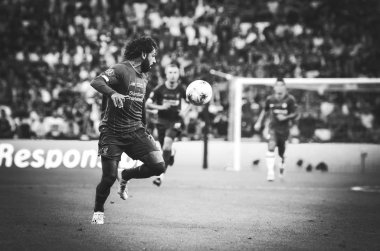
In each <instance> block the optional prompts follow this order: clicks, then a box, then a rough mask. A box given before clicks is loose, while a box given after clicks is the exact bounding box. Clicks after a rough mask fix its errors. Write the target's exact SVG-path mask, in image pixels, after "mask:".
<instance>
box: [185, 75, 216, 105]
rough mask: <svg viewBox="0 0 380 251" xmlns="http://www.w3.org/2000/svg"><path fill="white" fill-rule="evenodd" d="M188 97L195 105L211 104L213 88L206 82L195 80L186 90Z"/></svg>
mask: <svg viewBox="0 0 380 251" xmlns="http://www.w3.org/2000/svg"><path fill="white" fill-rule="evenodd" d="M186 97H187V99H188V100H189V102H190V103H191V104H193V105H204V104H207V103H208V102H210V100H211V97H212V88H211V85H210V84H209V83H207V82H206V81H204V80H195V81H193V82H191V83H190V84H189V86H188V87H187V88H186Z"/></svg>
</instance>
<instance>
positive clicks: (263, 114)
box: [254, 100, 269, 131]
mask: <svg viewBox="0 0 380 251" xmlns="http://www.w3.org/2000/svg"><path fill="white" fill-rule="evenodd" d="M268 112H269V102H268V100H266V101H265V106H264V109H263V110H262V111H261V113H260V115H259V118H258V119H257V121H256V123H255V125H254V128H255V130H256V131H260V129H261V127H262V126H263V122H264V121H265V119H266V117H267V115H268Z"/></svg>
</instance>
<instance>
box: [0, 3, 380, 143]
mask: <svg viewBox="0 0 380 251" xmlns="http://www.w3.org/2000/svg"><path fill="white" fill-rule="evenodd" d="M379 12H380V4H379V3H378V1H376V0H363V1H349V0H344V1H328V0H315V1H308V2H305V1H302V0H296V1H290V0H270V1H264V0H256V1H244V0H224V1H217V0H203V1H202V0H177V1H176V0H160V1H155V0H148V1H137V0H136V1H128V0H124V1H123V0H120V1H117V0H112V1H111V0H110V1H106V0H81V1H74V0H50V1H45V0H34V1H28V0H13V1H11V0H3V1H1V3H0V33H1V34H2V35H1V36H0V55H1V58H2V60H1V61H0V105H1V107H0V109H2V110H3V111H4V112H2V117H1V127H2V128H3V127H4V128H6V130H7V132H6V133H3V134H1V135H0V136H1V137H14V138H54V139H61V138H70V139H76V138H78V139H79V138H81V139H92V138H96V137H97V135H98V133H97V125H98V123H99V117H100V114H99V100H100V98H97V97H96V95H97V94H96V92H95V91H94V90H93V89H92V88H91V87H90V85H89V81H90V80H91V79H92V78H93V77H94V76H96V75H97V74H98V73H99V72H101V71H102V70H104V69H106V68H107V66H109V65H111V64H113V63H115V62H116V61H118V59H119V57H120V55H121V53H122V48H123V45H124V43H125V41H127V40H128V39H131V38H132V37H134V36H138V35H141V34H147V35H151V36H153V37H154V38H156V39H157V41H158V42H159V47H160V55H159V58H160V64H159V65H157V66H156V68H155V69H154V71H153V73H152V81H151V84H152V85H153V86H154V85H156V84H157V83H160V82H161V81H162V76H163V71H162V69H163V67H164V66H165V65H166V64H167V63H168V62H170V61H172V60H176V61H178V62H179V63H180V65H181V73H182V81H183V83H189V80H192V79H206V80H208V81H209V82H212V83H214V85H215V86H216V85H218V84H221V85H222V84H223V83H221V80H220V79H216V78H214V77H212V76H210V75H209V74H208V73H209V70H210V69H217V70H220V71H223V72H228V73H230V74H233V75H237V76H248V77H275V76H281V77H305V78H306V77H307V78H312V77H379V76H380V70H379V69H378V65H380V49H379V46H378V44H380V43H379V42H380V41H379V40H380V37H379V33H378V30H377V27H378V26H379V24H380V15H378V13H379ZM268 92H269V89H268V88H259V89H253V88H247V90H245V97H246V99H245V105H244V107H243V110H244V112H243V121H245V122H244V123H242V125H244V126H243V128H242V130H243V132H244V133H243V135H244V136H246V137H253V136H255V132H253V131H252V123H254V121H255V118H256V117H257V115H258V113H259V110H260V107H261V106H262V103H263V98H264V97H265V96H266V95H267V94H268ZM294 95H295V96H296V98H297V99H298V101H299V102H300V110H301V116H300V118H299V120H298V124H297V125H296V126H295V127H294V130H293V137H294V138H297V139H298V140H300V141H303V142H309V141H334V142H375V143H379V142H380V132H379V131H380V129H379V128H380V97H378V95H376V93H360V94H356V93H343V92H337V93H327V94H326V93H323V94H322V93H306V92H305V91H295V93H294ZM306 96H307V97H308V101H307V103H306V101H305V97H306ZM217 97H218V98H217V99H216V100H215V102H214V103H213V104H212V107H210V109H211V113H212V119H213V123H212V125H213V130H212V132H213V134H214V136H215V137H225V134H226V132H227V130H226V128H225V126H226V123H225V121H226V118H225V116H226V114H225V110H226V109H228V100H227V98H226V97H227V94H226V93H224V92H223V91H221V92H220V93H219V94H218V95H217ZM194 118H197V116H196V115H194V116H193V119H189V121H190V120H191V126H190V127H191V132H192V133H193V132H198V133H200V132H201V130H199V128H198V129H194V126H195V127H200V126H201V125H202V123H195V121H196V119H195V120H194ZM9 127H10V129H9ZM9 130H11V133H10V132H9ZM10 134H12V136H11V135H10ZM4 135H5V136H4ZM256 136H257V135H256ZM192 138H195V139H196V138H200V137H199V135H198V137H196V136H192Z"/></svg>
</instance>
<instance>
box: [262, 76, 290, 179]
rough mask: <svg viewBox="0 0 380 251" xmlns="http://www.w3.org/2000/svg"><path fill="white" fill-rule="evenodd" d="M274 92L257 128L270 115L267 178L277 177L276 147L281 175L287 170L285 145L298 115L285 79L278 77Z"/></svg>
mask: <svg viewBox="0 0 380 251" xmlns="http://www.w3.org/2000/svg"><path fill="white" fill-rule="evenodd" d="M273 90H274V93H273V94H272V95H270V96H268V97H267V99H266V101H265V107H264V109H263V110H262V112H261V114H260V115H259V118H258V119H257V122H256V123H255V130H256V131H260V129H261V128H262V125H263V122H264V121H265V119H266V117H269V125H268V129H269V130H268V137H269V138H268V152H267V155H266V165H267V170H268V174H267V180H268V181H274V179H275V172H274V167H275V152H274V151H275V149H276V147H277V148H278V155H279V156H280V158H281V165H280V177H282V176H283V173H284V170H285V156H284V154H285V147H286V141H287V140H288V137H289V130H290V123H291V121H292V120H293V119H295V118H296V117H297V111H296V110H297V104H296V101H295V98H294V97H293V96H292V95H291V94H289V93H288V92H287V88H286V85H285V82H284V80H283V79H277V80H276V83H275V84H274V88H273Z"/></svg>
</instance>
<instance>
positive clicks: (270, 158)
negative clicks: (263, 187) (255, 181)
mask: <svg viewBox="0 0 380 251" xmlns="http://www.w3.org/2000/svg"><path fill="white" fill-rule="evenodd" d="M275 160H276V159H275V153H274V152H269V151H268V152H267V156H266V163H267V170H268V175H267V180H268V181H273V180H274V165H275Z"/></svg>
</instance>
